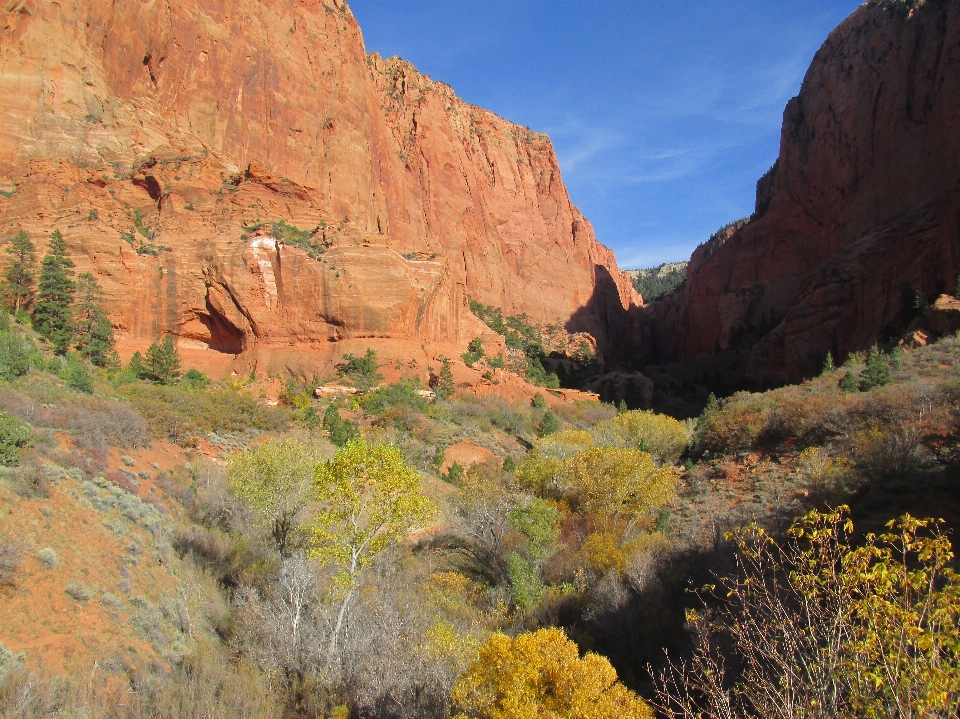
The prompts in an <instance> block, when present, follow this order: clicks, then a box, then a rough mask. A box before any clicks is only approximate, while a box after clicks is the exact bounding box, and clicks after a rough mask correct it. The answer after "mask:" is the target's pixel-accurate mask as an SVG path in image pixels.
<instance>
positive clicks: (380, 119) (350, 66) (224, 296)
mask: <svg viewBox="0 0 960 719" xmlns="http://www.w3.org/2000/svg"><path fill="white" fill-rule="evenodd" d="M4 12H5V23H4V28H3V30H2V34H0V94H2V96H3V97H4V98H5V101H4V103H2V104H0V191H2V193H0V237H9V236H11V235H12V234H13V233H14V232H15V231H16V230H17V229H20V228H22V229H25V230H27V231H28V232H30V233H31V235H32V236H33V238H34V239H35V240H37V241H38V242H40V243H42V240H43V238H45V236H46V235H47V234H48V233H49V232H51V231H52V230H53V229H60V230H61V232H63V234H64V237H65V238H66V240H67V243H68V245H69V247H70V249H71V251H72V253H73V254H74V256H75V259H76V261H77V264H78V269H79V270H80V271H92V272H94V273H95V274H96V275H97V276H98V277H99V279H100V281H101V284H102V285H103V287H104V289H105V292H106V296H107V299H108V304H109V307H108V309H109V311H110V315H111V318H112V320H113V321H114V324H115V325H116V327H117V329H118V337H119V339H120V343H121V348H122V349H123V350H124V352H126V353H129V352H132V351H133V350H134V349H142V348H143V347H144V346H146V345H147V344H149V343H150V342H152V341H155V340H157V339H158V338H159V337H161V336H162V335H164V334H166V333H170V334H173V335H174V336H175V337H176V338H177V341H178V344H179V345H180V346H181V348H182V349H183V350H185V351H188V352H193V353H195V354H196V358H195V359H196V361H197V362H198V363H200V364H203V365H204V366H207V367H210V368H214V367H221V368H227V369H229V368H232V369H238V370H239V369H241V368H242V369H243V371H246V370H248V369H249V367H250V366H252V365H256V366H257V367H258V368H259V369H261V370H263V371H270V372H273V371H292V372H297V373H300V374H305V373H308V372H313V371H316V372H320V371H321V370H322V368H323V367H329V361H330V360H331V358H338V357H339V356H340V354H342V352H343V351H344V350H345V348H352V347H353V346H354V344H358V345H362V344H369V343H371V342H374V341H384V342H388V343H393V346H394V347H395V348H396V352H397V354H398V355H400V354H404V353H409V351H410V348H414V349H416V348H418V347H419V348H424V347H427V346H434V345H436V346H438V347H448V348H455V347H459V346H462V345H463V344H465V343H466V342H467V341H468V340H469V339H471V338H472V337H473V336H476V335H478V334H481V333H482V332H483V331H484V330H483V326H482V325H481V324H480V323H479V322H478V321H477V320H476V319H475V318H473V316H472V315H471V314H470V312H469V309H468V297H475V298H476V299H478V300H480V301H482V302H484V303H485V304H492V305H496V306H499V307H503V308H504V310H506V311H507V312H508V313H521V312H525V313H527V314H528V315H530V316H531V317H533V318H535V319H537V320H540V321H548V322H559V323H561V324H564V325H567V326H568V327H569V328H570V329H572V330H573V331H587V332H590V333H591V334H593V335H594V337H596V338H597V339H598V340H599V341H600V343H601V347H603V345H604V344H607V345H609V346H614V344H615V346H616V347H621V348H622V346H623V343H622V342H619V341H618V342H616V343H613V342H611V341H610V339H611V338H612V337H614V336H617V337H619V336H623V335H628V336H630V337H631V338H636V337H638V336H639V332H638V330H637V328H636V323H637V317H638V311H637V310H638V305H639V304H640V303H641V299H640V298H639V297H638V296H637V295H636V293H635V292H634V291H633V289H632V287H631V285H630V281H629V278H628V277H626V276H625V275H624V274H623V273H621V272H620V270H619V269H617V267H616V263H615V260H614V257H613V255H612V253H611V252H610V251H609V250H607V249H606V248H604V247H602V246H601V245H600V244H599V243H598V242H597V241H596V239H595V237H594V234H593V231H592V228H591V227H590V224H589V223H588V222H587V221H586V220H585V219H584V218H583V217H582V216H581V215H580V213H579V212H578V211H577V210H576V208H575V207H573V205H572V204H571V202H570V199H569V196H568V194H567V191H566V189H565V188H564V186H563V183H562V180H561V178H560V172H559V167H558V164H557V160H556V156H555V154H554V152H553V148H552V146H551V144H550V141H549V139H548V138H546V137H545V136H543V135H539V134H537V133H531V132H529V131H527V130H525V129H523V128H520V127H518V126H516V125H513V124H512V123H509V122H507V121H505V120H502V119H500V118H498V117H496V116H494V115H492V114H491V113H489V112H486V111H483V110H480V109H478V108H474V107H472V106H469V105H467V104H465V103H463V102H462V101H460V100H459V99H457V98H456V96H455V95H454V94H453V91H452V90H451V89H450V88H448V87H446V86H444V85H442V84H440V83H436V82H434V81H432V80H430V79H429V78H427V77H425V76H422V75H420V74H419V73H417V72H416V70H415V69H414V68H413V67H412V66H410V65H409V64H407V63H403V62H401V61H398V60H383V59H381V58H379V57H378V56H376V55H372V56H368V55H367V54H366V51H365V49H364V45H363V39H362V36H361V32H360V29H359V27H358V26H357V23H356V21H355V20H354V18H353V16H352V14H351V13H350V10H349V8H348V7H347V6H346V5H345V4H341V3H332V4H325V3H323V2H320V1H319V0H297V1H296V2H290V1H289V0H236V1H235V2H230V3H226V2H222V1H221V0H197V1H194V2H187V1H186V0H171V1H170V2H164V3H161V2H153V1H148V2H144V1H141V0H111V1H110V2H108V1H107V0H60V1H59V2H53V1H52V0H23V1H21V2H17V3H8V4H7V5H6V7H5V9H4ZM281 221H282V222H283V223H285V224H283V225H280V227H281V228H284V227H288V228H290V227H292V228H294V230H295V231H294V232H293V234H290V233H289V232H287V233H286V234H284V233H285V231H280V232H277V231H276V227H275V223H280V222H281ZM296 230H299V231H302V232H296ZM347 351H350V350H347ZM450 351H452V350H450ZM201 360H202V361H201Z"/></svg>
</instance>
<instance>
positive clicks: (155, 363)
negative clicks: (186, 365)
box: [131, 335, 180, 384]
mask: <svg viewBox="0 0 960 719" xmlns="http://www.w3.org/2000/svg"><path fill="white" fill-rule="evenodd" d="M132 361H133V360H131V363H132ZM143 376H144V377H145V378H146V379H149V380H152V381H153V382H156V383H157V384H173V383H174V382H176V381H177V379H178V378H179V377H180V355H179V354H177V350H176V348H175V347H174V346H173V337H171V336H170V335H167V336H166V337H164V338H163V342H161V343H160V344H156V343H154V344H152V345H150V346H149V347H148V348H147V356H146V357H145V358H144V359H143Z"/></svg>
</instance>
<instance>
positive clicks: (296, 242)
mask: <svg viewBox="0 0 960 719" xmlns="http://www.w3.org/2000/svg"><path fill="white" fill-rule="evenodd" d="M321 226H322V225H321ZM266 227H269V228H270V236H271V237H273V238H274V239H275V240H278V241H279V242H282V243H283V244H285V245H290V246H291V247H296V248H298V249H301V250H303V251H304V252H306V253H307V255H308V256H309V257H310V258H311V259H313V260H319V259H320V257H321V256H322V255H323V253H325V252H326V251H327V247H329V244H328V243H324V242H317V240H316V239H314V238H315V237H316V234H317V233H316V232H310V231H309V230H301V229H300V228H298V227H295V226H293V225H291V224H290V223H288V222H287V221H286V220H278V221H276V222H261V223H258V224H253V225H249V226H245V227H244V228H243V229H244V230H246V231H247V232H257V231H258V230H261V229H264V228H266Z"/></svg>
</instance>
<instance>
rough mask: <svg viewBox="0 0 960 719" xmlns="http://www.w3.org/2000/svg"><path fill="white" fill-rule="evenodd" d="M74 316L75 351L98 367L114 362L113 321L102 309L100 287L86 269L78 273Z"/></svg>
mask: <svg viewBox="0 0 960 719" xmlns="http://www.w3.org/2000/svg"><path fill="white" fill-rule="evenodd" d="M74 308H75V311H74V314H75V316H76V340H77V345H76V347H77V351H78V352H79V353H80V354H81V356H83V357H86V358H87V359H89V360H90V361H91V362H92V363H93V364H95V365H96V366H97V367H110V366H116V364H117V362H118V360H117V353H116V351H115V350H114V345H115V344H116V341H115V339H114V336H113V325H112V324H110V318H109V317H107V313H106V310H104V309H103V291H102V290H101V289H100V285H99V284H98V283H97V279H96V278H95V277H94V276H93V275H92V274H90V273H89V272H84V273H83V274H81V275H79V276H78V277H77V297H76V303H75V305H74Z"/></svg>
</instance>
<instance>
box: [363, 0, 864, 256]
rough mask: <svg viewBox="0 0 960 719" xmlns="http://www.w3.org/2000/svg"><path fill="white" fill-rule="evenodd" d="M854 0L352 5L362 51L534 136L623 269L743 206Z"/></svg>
mask: <svg viewBox="0 0 960 719" xmlns="http://www.w3.org/2000/svg"><path fill="white" fill-rule="evenodd" d="M859 4H860V2H859V1H858V0H775V2H771V0H734V1H733V2H721V1H719V0H688V1H687V2H683V3H680V2H663V1H662V0H657V1H652V0H483V1H482V2H467V1H466V0H351V2H350V7H351V8H352V10H353V12H354V15H356V17H357V19H358V20H359V22H360V27H361V28H362V30H363V34H364V39H365V41H366V45H367V50H368V51H371V52H372V51H377V52H379V53H381V54H382V55H384V56H387V57H389V56H393V55H399V56H400V57H403V58H404V59H407V60H410V61H411V62H413V63H414V64H415V65H416V66H417V67H418V69H419V70H420V71H421V72H423V73H426V74H427V75H430V76H431V77H433V78H434V79H437V80H442V81H443V82H446V83H448V84H450V85H452V86H453V88H454V89H455V90H456V92H457V94H458V95H459V96H460V97H462V98H463V99H465V100H466V101H467V102H471V103H473V104H475V105H479V106H481V107H485V108H487V109H490V110H492V111H494V112H496V113H497V114H499V115H501V116H503V117H505V118H507V119H509V120H512V121H513V122H517V123H519V124H521V125H526V126H529V127H530V128H531V129H534V130H537V131H540V132H546V133H548V134H549V135H550V136H551V138H552V139H553V143H554V146H555V147H556V150H557V154H558V156H559V158H560V166H561V169H562V171H563V178H564V181H565V182H566V184H567V187H568V188H569V190H570V195H571V197H572V198H573V202H574V204H576V205H577V206H578V207H580V209H581V210H582V211H583V213H584V214H585V215H586V216H587V217H588V218H589V219H590V220H591V221H592V222H593V224H594V227H595V228H596V231H597V237H598V238H599V239H600V241H601V242H603V243H604V244H605V245H607V246H609V247H612V248H613V249H614V250H615V251H616V253H617V259H618V262H619V264H620V266H621V267H622V268H624V269H632V268H635V267H648V266H652V265H655V264H659V263H661V262H668V261H673V260H684V259H687V258H689V256H690V253H691V252H692V251H693V249H694V248H695V247H696V246H697V245H698V244H699V243H700V242H702V241H703V240H705V239H706V238H707V237H709V236H710V234H711V233H713V232H714V231H715V230H716V229H717V228H719V227H720V226H722V225H724V224H726V223H727V222H730V221H731V220H735V219H738V218H740V217H743V216H745V215H749V214H750V213H751V212H752V211H753V204H754V193H755V188H756V182H757V180H758V179H759V178H760V176H761V175H762V174H763V173H764V172H766V170H767V169H768V168H769V167H770V165H772V164H773V161H774V160H775V159H776V157H777V153H778V147H779V142H780V123H781V119H782V114H783V107H784V105H785V104H786V103H787V101H788V100H789V99H790V98H791V97H793V96H794V95H796V94H797V92H798V90H799V89H800V83H801V81H802V79H803V75H804V73H805V72H806V69H807V67H808V66H809V64H810V61H811V59H812V58H813V55H814V53H816V51H817V50H818V49H819V47H820V45H821V44H822V43H823V41H824V40H825V39H826V37H827V35H828V34H829V33H830V31H831V30H832V29H833V28H834V27H836V26H837V25H838V24H839V23H840V22H841V21H842V20H843V19H844V18H845V17H846V16H847V15H849V14H850V13H851V12H853V11H854V10H855V9H856V8H857V7H858V6H859Z"/></svg>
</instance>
